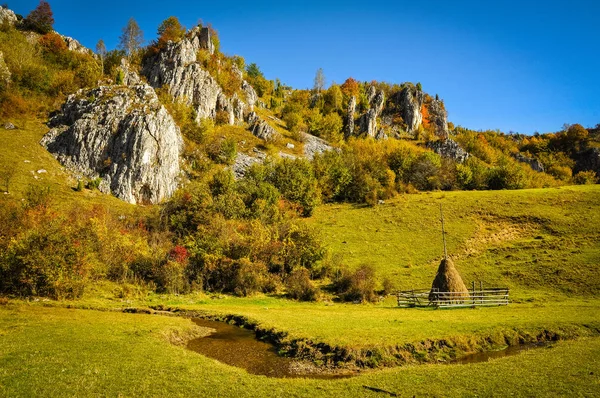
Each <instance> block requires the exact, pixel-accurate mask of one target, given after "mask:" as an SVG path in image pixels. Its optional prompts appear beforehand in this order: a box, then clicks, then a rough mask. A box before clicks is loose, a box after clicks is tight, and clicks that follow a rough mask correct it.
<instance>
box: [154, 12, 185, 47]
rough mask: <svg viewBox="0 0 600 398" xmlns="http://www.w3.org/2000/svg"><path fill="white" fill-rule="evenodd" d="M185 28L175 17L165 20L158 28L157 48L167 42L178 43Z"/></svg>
mask: <svg viewBox="0 0 600 398" xmlns="http://www.w3.org/2000/svg"><path fill="white" fill-rule="evenodd" d="M184 34H185V28H184V27H183V26H181V23H180V22H179V19H177V17H169V18H167V19H165V20H164V21H163V22H162V23H161V24H160V26H159V27H158V47H163V46H164V45H165V44H167V42H168V41H172V42H175V43H176V42H178V41H180V40H181V39H182V38H183V35H184Z"/></svg>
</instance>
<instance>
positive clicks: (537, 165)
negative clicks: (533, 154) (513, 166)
mask: <svg viewBox="0 0 600 398" xmlns="http://www.w3.org/2000/svg"><path fill="white" fill-rule="evenodd" d="M513 157H514V158H515V159H516V160H518V161H519V162H521V163H525V164H528V165H529V167H531V168H532V169H533V170H535V171H539V172H541V173H543V172H544V171H545V170H544V165H543V164H542V162H540V161H539V160H538V159H535V158H530V157H527V156H525V155H523V154H521V153H517V154H515V155H513Z"/></svg>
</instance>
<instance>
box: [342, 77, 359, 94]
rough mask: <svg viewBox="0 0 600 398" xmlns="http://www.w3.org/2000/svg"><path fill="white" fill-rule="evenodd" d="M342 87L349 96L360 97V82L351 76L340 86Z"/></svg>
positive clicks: (343, 91)
mask: <svg viewBox="0 0 600 398" xmlns="http://www.w3.org/2000/svg"><path fill="white" fill-rule="evenodd" d="M340 89H341V90H342V93H344V95H346V96H347V97H358V94H359V93H360V87H359V86H358V82H357V81H356V80H354V79H353V78H351V77H349V78H347V79H346V81H345V82H344V83H343V84H342V85H341V86H340Z"/></svg>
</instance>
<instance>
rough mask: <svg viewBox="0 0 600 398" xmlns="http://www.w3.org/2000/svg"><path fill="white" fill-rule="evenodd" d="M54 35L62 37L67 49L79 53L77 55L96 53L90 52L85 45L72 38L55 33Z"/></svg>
mask: <svg viewBox="0 0 600 398" xmlns="http://www.w3.org/2000/svg"><path fill="white" fill-rule="evenodd" d="M54 33H56V34H57V35H59V36H60V37H62V39H63V40H64V41H65V43H66V44H67V48H68V49H69V50H71V51H74V52H77V53H81V54H88V55H94V52H93V51H92V50H90V49H89V48H87V47H86V46H84V45H83V44H81V43H80V42H78V41H77V40H75V39H73V38H72V37H69V36H65V35H61V34H60V33H58V32H54Z"/></svg>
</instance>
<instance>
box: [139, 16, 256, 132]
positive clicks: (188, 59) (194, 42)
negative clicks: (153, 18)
mask: <svg viewBox="0 0 600 398" xmlns="http://www.w3.org/2000/svg"><path fill="white" fill-rule="evenodd" d="M202 49H204V50H208V51H209V52H210V53H211V54H212V53H214V51H215V48H214V45H213V44H212V41H211V39H210V31H209V29H208V28H200V27H196V28H194V29H192V30H191V31H190V32H189V33H188V34H187V35H186V36H185V37H184V38H183V39H182V40H181V41H179V42H177V43H172V42H169V43H167V45H166V46H165V48H163V49H162V50H161V51H160V52H159V53H158V54H156V55H155V56H153V57H151V58H150V59H148V60H147V62H146V63H145V65H144V67H143V69H142V74H143V75H144V76H146V78H147V79H148V83H149V84H150V85H151V86H152V87H154V88H161V87H163V86H165V85H166V87H168V90H169V94H170V95H171V96H172V97H173V98H174V99H175V100H178V101H183V102H185V103H186V104H188V105H192V106H193V107H194V109H195V111H196V121H197V122H199V121H200V119H202V118H212V119H214V118H215V117H216V115H217V112H219V111H225V112H227V114H228V116H229V123H230V124H233V123H235V120H236V119H238V120H240V121H242V120H243V115H244V114H245V113H246V112H247V108H249V109H250V110H252V109H253V106H254V104H255V103H256V101H257V99H258V96H257V95H256V92H255V91H254V89H253V88H252V86H250V84H248V83H247V82H245V81H244V82H243V83H242V86H241V89H242V91H243V92H244V94H245V95H246V98H245V99H242V98H239V97H237V96H236V97H235V98H231V99H230V98H228V97H227V96H226V95H225V94H224V93H223V90H222V88H221V86H220V85H219V84H218V83H217V81H216V80H215V79H214V78H213V77H212V76H211V75H210V73H209V72H208V71H207V70H205V69H204V68H203V67H202V65H201V63H200V62H199V60H198V51H200V50H202Z"/></svg>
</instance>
